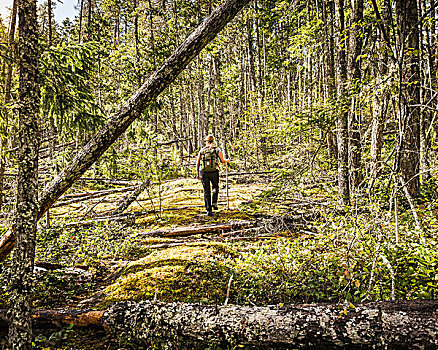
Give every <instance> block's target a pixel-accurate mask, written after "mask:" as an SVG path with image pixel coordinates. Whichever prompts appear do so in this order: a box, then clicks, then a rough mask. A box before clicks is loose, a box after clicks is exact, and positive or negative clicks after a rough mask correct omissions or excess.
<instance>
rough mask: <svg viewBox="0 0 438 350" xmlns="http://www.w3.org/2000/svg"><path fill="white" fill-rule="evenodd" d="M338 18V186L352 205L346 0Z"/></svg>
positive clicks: (344, 201) (338, 2)
mask: <svg viewBox="0 0 438 350" xmlns="http://www.w3.org/2000/svg"><path fill="white" fill-rule="evenodd" d="M336 19H337V24H338V38H337V39H338V43H337V44H338V45H337V46H338V52H337V72H336V73H337V76H336V78H337V82H336V83H337V98H338V105H339V112H338V113H339V117H338V132H337V136H338V186H339V203H340V204H341V205H350V185H349V184H350V181H349V174H348V110H347V106H346V101H345V99H346V96H345V83H346V77H347V63H346V58H345V41H344V40H342V39H343V36H344V35H345V34H344V29H345V19H344V0H336Z"/></svg>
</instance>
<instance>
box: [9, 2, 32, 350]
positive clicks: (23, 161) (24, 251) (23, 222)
mask: <svg viewBox="0 0 438 350" xmlns="http://www.w3.org/2000/svg"><path fill="white" fill-rule="evenodd" d="M18 29H19V30H18V32H19V37H18V52H19V61H18V68H19V72H20V75H19V88H18V94H19V98H18V100H19V103H18V106H19V107H18V117H19V122H18V178H17V200H16V208H15V232H16V241H17V243H16V245H17V249H16V250H15V254H14V256H13V259H12V268H11V274H10V278H9V283H10V305H11V307H10V309H9V315H8V316H9V319H10V324H9V339H8V341H9V347H8V348H9V349H31V348H32V323H31V307H32V290H33V288H32V287H33V283H32V282H33V267H34V259H35V241H36V227H37V212H38V149H39V134H38V110H39V102H40V101H39V84H38V81H39V76H38V75H39V74H38V72H39V69H38V67H39V49H38V25H37V15H36V1H30V0H20V1H19V6H18Z"/></svg>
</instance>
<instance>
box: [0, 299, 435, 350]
mask: <svg viewBox="0 0 438 350" xmlns="http://www.w3.org/2000/svg"><path fill="white" fill-rule="evenodd" d="M1 314H4V312H3V313H2V312H0V315H1ZM0 319H1V317H0ZM34 323H35V326H36V327H37V328H38V326H44V327H47V326H48V324H49V323H54V324H74V325H76V326H80V327H84V326H91V327H104V328H105V329H106V330H107V331H109V332H111V333H112V334H114V335H117V336H118V337H119V339H123V340H126V341H128V342H130V343H135V344H139V345H141V344H151V341H152V343H154V344H157V345H158V344H161V345H162V346H167V347H168V348H169V349H176V348H178V349H197V348H199V349H201V348H202V349H205V347H206V346H210V347H215V348H229V347H233V346H239V345H240V346H244V347H246V348H256V349H282V348H286V349H372V348H379V349H398V350H401V349H424V350H427V349H437V348H438V336H437V333H438V301H437V300H413V301H395V302H374V303H366V304H357V305H355V306H353V305H351V304H350V305H347V306H343V305H333V304H305V305H288V306H282V307H280V306H267V307H248V306H236V305H228V306H211V305H200V304H182V303H169V304H168V303H162V302H137V303H136V302H122V303H116V304H114V305H112V306H111V307H110V308H109V309H108V310H106V311H91V312H90V311H78V310H64V311H61V312H60V311H36V312H35V314H34ZM40 328H42V327H40Z"/></svg>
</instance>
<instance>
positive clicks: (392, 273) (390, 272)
mask: <svg viewBox="0 0 438 350" xmlns="http://www.w3.org/2000/svg"><path fill="white" fill-rule="evenodd" d="M379 257H380V259H382V261H383V263H384V264H385V265H386V267H387V268H388V270H389V274H390V275H391V300H395V274H394V269H393V268H392V266H391V263H390V262H389V261H388V259H387V258H386V256H384V255H383V254H379Z"/></svg>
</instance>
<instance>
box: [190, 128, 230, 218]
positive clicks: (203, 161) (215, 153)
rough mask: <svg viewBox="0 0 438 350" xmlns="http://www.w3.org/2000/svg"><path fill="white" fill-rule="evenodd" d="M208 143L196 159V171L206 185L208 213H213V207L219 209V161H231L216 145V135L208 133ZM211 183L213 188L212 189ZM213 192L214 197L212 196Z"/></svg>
mask: <svg viewBox="0 0 438 350" xmlns="http://www.w3.org/2000/svg"><path fill="white" fill-rule="evenodd" d="M204 141H205V143H206V145H205V147H203V148H201V150H200V151H199V154H198V158H197V159H196V173H197V177H198V180H201V182H202V186H203V187H204V202H205V209H206V210H207V215H208V216H211V215H213V209H214V210H217V209H218V207H217V200H218V196H219V170H218V166H219V161H218V160H220V161H221V162H222V163H229V162H230V160H229V159H225V158H224V155H223V154H222V151H221V150H220V148H219V147H217V146H216V144H215V142H214V136H213V135H208V136H207V137H206V138H205V139H204ZM210 183H211V187H212V190H211V191H210ZM211 193H213V198H211Z"/></svg>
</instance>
